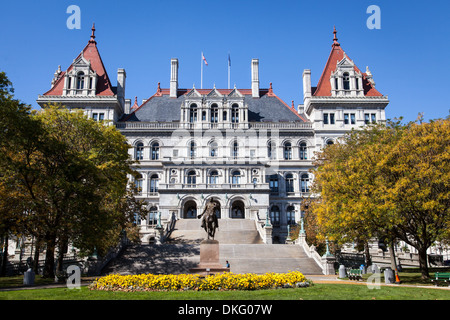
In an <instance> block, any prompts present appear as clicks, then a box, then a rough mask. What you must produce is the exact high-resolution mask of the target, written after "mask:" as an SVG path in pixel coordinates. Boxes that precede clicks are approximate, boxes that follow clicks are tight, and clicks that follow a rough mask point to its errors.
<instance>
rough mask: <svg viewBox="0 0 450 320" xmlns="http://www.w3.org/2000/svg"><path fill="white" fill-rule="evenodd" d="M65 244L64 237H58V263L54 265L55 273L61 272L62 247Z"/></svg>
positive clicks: (62, 260)
mask: <svg viewBox="0 0 450 320" xmlns="http://www.w3.org/2000/svg"><path fill="white" fill-rule="evenodd" d="M66 246H67V241H66V240H65V239H64V240H62V239H60V242H59V246H58V263H57V266H56V270H57V273H62V271H63V262H64V249H65V247H66Z"/></svg>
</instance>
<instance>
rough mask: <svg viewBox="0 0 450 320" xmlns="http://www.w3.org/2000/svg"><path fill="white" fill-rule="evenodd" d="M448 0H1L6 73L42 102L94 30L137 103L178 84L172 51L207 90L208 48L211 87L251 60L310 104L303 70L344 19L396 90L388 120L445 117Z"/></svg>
mask: <svg viewBox="0 0 450 320" xmlns="http://www.w3.org/2000/svg"><path fill="white" fill-rule="evenodd" d="M72 4H75V5H78V6H79V7H80V9H81V29H80V30H76V29H74V30H70V29H68V28H67V26H66V21H67V19H68V18H69V16H70V14H68V13H66V10H67V7H68V6H69V5H72ZM372 4H374V5H378V6H379V7H380V9H381V29H380V30H376V29H375V30H370V29H368V28H367V26H366V21H367V19H368V18H369V16H370V14H367V13H366V10H367V7H368V6H369V5H372ZM449 17H450V2H449V1H435V0H429V1H426V2H424V1H414V2H411V1H392V0H390V1H379V0H371V1H366V0H351V1H350V0H349V1H347V0H343V1H329V0H326V1H310V0H309V1H300V0H290V1H285V0H279V1H266V0H259V1H255V0H251V1H250V0H249V1H245V0H240V1H236V0H228V1H215V0H208V1H197V0H191V1H181V0H172V1H167V0H165V1H151V0H147V1H133V0H130V1H84V0H71V1H67V0H52V1H47V0H43V1H35V0H33V1H30V0H26V1H23V0H22V1H3V3H2V4H1V9H0V21H2V31H1V41H0V70H2V71H5V72H6V73H7V76H8V77H9V79H10V80H11V81H12V82H13V85H14V87H15V90H16V98H18V99H20V100H22V101H24V102H26V103H28V104H31V105H33V106H34V107H36V108H38V106H37V104H36V98H37V96H38V94H42V93H44V92H45V91H47V90H48V89H49V88H50V82H51V80H52V77H53V73H54V71H55V70H56V69H57V67H58V65H61V67H62V69H63V70H65V69H67V67H68V66H69V65H70V64H71V62H72V61H73V59H74V58H75V57H76V56H77V55H78V53H79V52H80V51H81V50H82V49H83V48H84V46H85V45H86V44H87V41H88V40H89V36H90V34H91V30H90V29H91V26H92V23H93V22H95V25H96V29H97V31H96V37H97V38H96V40H97V45H98V48H99V50H100V54H101V56H102V59H103V62H104V64H105V67H106V69H107V72H108V74H109V77H110V79H111V81H112V82H113V85H116V79H117V69H118V68H125V69H126V71H127V83H126V97H127V98H130V99H134V97H135V96H137V97H138V101H141V100H142V99H146V98H148V97H150V96H151V95H153V94H154V93H155V91H156V87H157V83H158V82H161V86H162V87H166V88H167V87H169V80H170V58H174V57H176V58H178V59H179V62H180V68H179V79H180V84H179V86H180V87H181V88H192V86H193V84H195V85H196V87H197V88H198V87H200V55H201V52H202V51H203V52H204V54H205V57H206V59H207V61H208V64H209V65H208V66H207V67H205V68H204V75H203V88H212V87H213V85H214V84H216V87H217V88H226V87H227V55H228V52H230V54H231V60H232V69H231V85H232V86H233V85H234V84H236V86H237V87H238V88H250V87H251V78H250V62H251V59H252V58H259V61H260V82H261V87H268V86H269V83H270V82H272V83H273V88H274V91H275V93H276V94H277V95H278V96H279V97H280V98H281V99H283V100H284V101H285V102H286V103H288V104H290V102H291V100H294V102H295V105H297V104H298V103H302V101H303V94H302V72H303V70H304V69H311V72H312V84H313V86H314V85H316V84H317V82H318V80H319V77H320V75H321V73H322V70H323V68H324V66H325V63H326V61H327V58H328V55H329V53H330V50H331V44H332V37H333V34H332V31H333V26H334V25H336V28H337V30H338V38H339V42H340V43H341V46H342V47H343V49H344V50H345V51H346V53H347V54H348V55H349V57H350V58H351V59H352V60H353V61H354V62H355V63H356V65H357V66H358V67H359V68H360V69H362V70H365V67H366V66H369V68H370V70H371V72H372V74H373V76H374V80H375V82H376V88H377V89H378V90H379V91H380V92H381V93H382V94H385V95H388V96H389V99H390V101H391V102H390V105H389V106H388V108H387V109H386V115H387V117H388V118H391V119H392V118H394V117H400V116H403V117H404V118H405V120H407V121H409V120H414V119H416V117H417V114H418V113H419V112H424V113H425V119H427V120H428V119H435V118H439V117H446V116H447V115H448V114H449V109H450V103H449V102H448V100H447V99H446V98H447V95H448V92H449V91H450V89H449V81H448V77H449V72H450V62H449V61H450V54H449V53H450V40H449V37H450V22H449Z"/></svg>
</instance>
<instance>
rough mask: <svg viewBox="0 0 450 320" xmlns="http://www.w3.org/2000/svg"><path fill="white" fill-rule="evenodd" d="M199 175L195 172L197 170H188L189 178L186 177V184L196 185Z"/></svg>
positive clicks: (189, 185)
mask: <svg viewBox="0 0 450 320" xmlns="http://www.w3.org/2000/svg"><path fill="white" fill-rule="evenodd" d="M196 178H197V176H196V174H195V170H191V171H189V172H188V174H187V179H186V184H187V186H188V187H195V185H196V183H197V181H196V180H197V179H196Z"/></svg>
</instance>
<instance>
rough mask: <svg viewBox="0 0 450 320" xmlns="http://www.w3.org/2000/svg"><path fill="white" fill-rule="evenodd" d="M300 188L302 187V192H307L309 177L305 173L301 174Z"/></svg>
mask: <svg viewBox="0 0 450 320" xmlns="http://www.w3.org/2000/svg"><path fill="white" fill-rule="evenodd" d="M301 188H302V192H309V177H308V175H307V174H306V173H305V174H302V177H301Z"/></svg>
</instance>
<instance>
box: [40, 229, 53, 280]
mask: <svg viewBox="0 0 450 320" xmlns="http://www.w3.org/2000/svg"><path fill="white" fill-rule="evenodd" d="M46 238H47V248H46V250H45V265H44V272H43V277H44V278H54V277H55V246H56V235H49V236H48V237H46Z"/></svg>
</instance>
